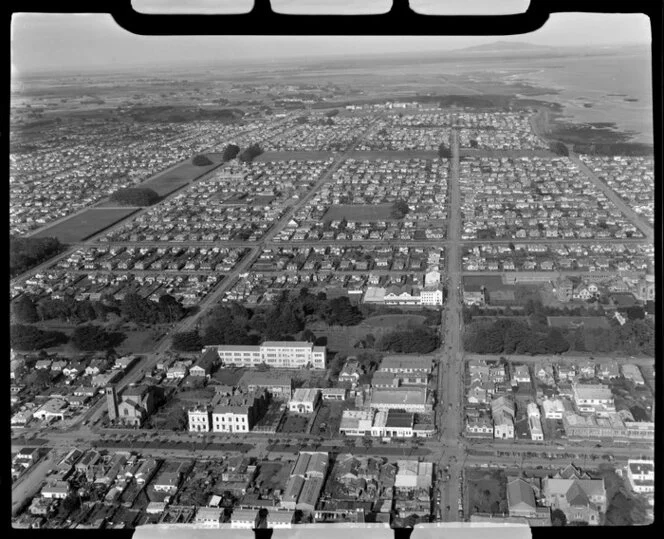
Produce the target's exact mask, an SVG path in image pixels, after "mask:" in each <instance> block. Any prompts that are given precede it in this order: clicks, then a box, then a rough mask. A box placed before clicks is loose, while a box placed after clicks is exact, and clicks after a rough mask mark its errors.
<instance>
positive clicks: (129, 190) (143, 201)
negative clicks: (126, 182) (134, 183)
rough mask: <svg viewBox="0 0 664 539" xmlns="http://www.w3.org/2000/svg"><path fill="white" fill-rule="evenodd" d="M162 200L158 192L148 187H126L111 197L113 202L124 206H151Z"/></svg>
mask: <svg viewBox="0 0 664 539" xmlns="http://www.w3.org/2000/svg"><path fill="white" fill-rule="evenodd" d="M159 199H160V197H159V195H158V194H157V192H156V191H154V190H152V189H148V188H147V187H125V188H123V189H118V190H117V191H116V192H115V193H113V194H112V195H111V200H112V201H113V202H115V203H117V204H121V205H124V206H151V205H152V204H154V203H156V202H158V201H159Z"/></svg>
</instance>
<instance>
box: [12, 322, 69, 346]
mask: <svg viewBox="0 0 664 539" xmlns="http://www.w3.org/2000/svg"><path fill="white" fill-rule="evenodd" d="M67 341H68V338H67V335H65V334H64V333H61V332H60V331H42V330H40V329H39V328H36V327H34V326H26V325H22V324H14V325H12V326H10V328H9V342H10V343H11V346H12V348H15V349H16V350H25V351H28V350H41V349H43V348H50V347H52V346H59V345H61V344H64V343H66V342H67Z"/></svg>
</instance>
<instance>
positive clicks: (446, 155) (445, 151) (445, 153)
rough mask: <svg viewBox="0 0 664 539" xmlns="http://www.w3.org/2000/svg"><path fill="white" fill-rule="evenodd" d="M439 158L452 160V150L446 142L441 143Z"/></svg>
mask: <svg viewBox="0 0 664 539" xmlns="http://www.w3.org/2000/svg"><path fill="white" fill-rule="evenodd" d="M438 157H440V158H442V159H452V150H451V149H450V147H449V146H448V145H447V144H445V143H444V142H441V143H440V146H438Z"/></svg>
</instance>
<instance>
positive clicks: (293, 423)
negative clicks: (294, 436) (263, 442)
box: [279, 413, 311, 433]
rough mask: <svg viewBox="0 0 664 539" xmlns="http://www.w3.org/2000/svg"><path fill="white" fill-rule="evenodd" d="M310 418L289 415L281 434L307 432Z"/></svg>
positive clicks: (280, 430)
mask: <svg viewBox="0 0 664 539" xmlns="http://www.w3.org/2000/svg"><path fill="white" fill-rule="evenodd" d="M309 419H311V418H310V417H307V416H301V415H292V414H290V413H287V415H286V419H285V420H284V422H283V423H282V424H281V428H280V429H279V432H284V433H289V432H298V433H300V432H305V431H306V430H307V424H308V423H309Z"/></svg>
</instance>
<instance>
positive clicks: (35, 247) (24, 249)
mask: <svg viewBox="0 0 664 539" xmlns="http://www.w3.org/2000/svg"><path fill="white" fill-rule="evenodd" d="M63 249H64V245H62V244H61V243H60V241H58V239H57V238H19V237H17V236H11V235H10V236H9V275H10V276H11V277H15V276H16V275H20V274H21V273H23V272H25V271H27V270H29V269H30V268H32V267H34V266H37V265H39V264H41V263H42V262H44V261H45V260H48V259H49V258H51V257H52V256H54V255H56V254H57V253H59V252H60V251H62V250H63Z"/></svg>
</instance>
